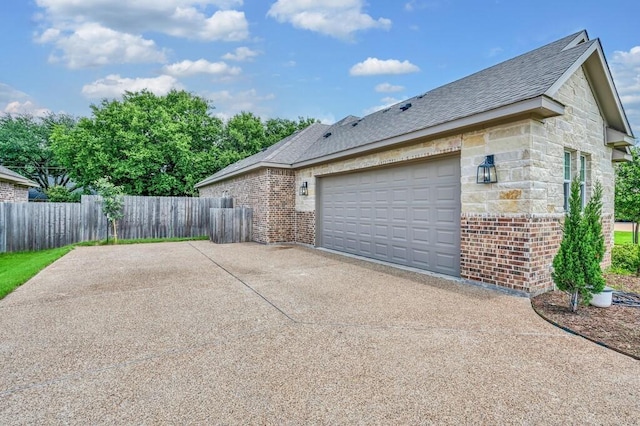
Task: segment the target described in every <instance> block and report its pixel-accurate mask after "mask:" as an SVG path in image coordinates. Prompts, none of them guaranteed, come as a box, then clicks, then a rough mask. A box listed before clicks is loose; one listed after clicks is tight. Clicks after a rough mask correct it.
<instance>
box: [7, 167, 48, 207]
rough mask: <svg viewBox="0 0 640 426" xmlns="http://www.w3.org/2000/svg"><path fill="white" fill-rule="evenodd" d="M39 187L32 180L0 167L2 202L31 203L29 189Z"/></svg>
mask: <svg viewBox="0 0 640 426" xmlns="http://www.w3.org/2000/svg"><path fill="white" fill-rule="evenodd" d="M38 186H39V185H38V184H37V183H35V182H34V181H32V180H31V179H27V178H26V177H24V176H22V175H20V174H18V173H16V172H14V171H13V170H11V169H8V168H6V167H4V166H0V202H11V203H20V202H27V201H29V188H37V187H38Z"/></svg>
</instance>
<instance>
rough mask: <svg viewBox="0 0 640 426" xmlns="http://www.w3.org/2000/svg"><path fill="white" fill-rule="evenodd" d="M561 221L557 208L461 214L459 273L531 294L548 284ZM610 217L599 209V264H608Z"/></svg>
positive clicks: (562, 218) (550, 288)
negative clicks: (537, 213) (535, 211)
mask: <svg viewBox="0 0 640 426" xmlns="http://www.w3.org/2000/svg"><path fill="white" fill-rule="evenodd" d="M563 221H564V215H562V214H561V215H558V214H552V215H543V216H531V215H508V214H505V215H487V214H484V215H482V214H473V213H467V214H462V219H461V241H460V243H461V256H460V257H461V261H460V275H461V276H462V278H466V279H469V280H473V281H479V282H483V283H487V284H494V285H498V286H501V287H506V288H510V289H513V290H518V291H524V292H527V293H530V294H539V293H543V292H545V291H549V290H553V288H554V284H553V281H552V279H551V266H552V263H553V258H554V257H555V255H556V253H557V252H558V248H559V247H560V243H561V242H562V222H563ZM613 223H614V218H613V215H603V217H602V231H603V234H604V238H605V246H606V247H607V251H606V253H605V256H604V259H603V261H602V267H603V268H606V267H608V266H610V265H611V250H610V247H611V245H612V242H613V233H612V230H613Z"/></svg>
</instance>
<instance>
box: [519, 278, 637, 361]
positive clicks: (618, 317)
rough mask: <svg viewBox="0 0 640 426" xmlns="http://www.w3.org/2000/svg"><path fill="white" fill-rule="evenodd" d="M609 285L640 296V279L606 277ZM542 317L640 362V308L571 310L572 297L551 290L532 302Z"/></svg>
mask: <svg viewBox="0 0 640 426" xmlns="http://www.w3.org/2000/svg"><path fill="white" fill-rule="evenodd" d="M605 278H606V280H607V285H609V286H611V287H614V288H615V289H617V290H620V291H624V292H629V293H637V294H640V277H636V276H628V275H615V274H606V275H605ZM531 305H532V306H533V308H534V309H535V310H536V312H538V313H539V314H540V315H541V316H542V317H544V318H546V319H547V320H549V321H552V322H554V323H556V324H557V325H559V326H560V327H563V328H566V329H568V330H571V331H573V332H574V333H577V334H580V335H582V336H584V337H587V338H589V339H591V340H594V341H596V342H598V343H600V344H603V345H605V346H607V347H609V348H612V349H614V350H617V351H620V352H622V353H625V354H627V355H630V356H632V357H634V358H636V359H640V308H638V307H629V306H622V305H612V306H611V307H609V308H598V307H595V306H583V305H581V306H580V307H579V308H578V312H576V313H573V312H571V310H570V309H569V295H568V294H566V293H563V292H560V291H551V292H548V293H544V294H541V295H539V296H536V297H533V298H532V299H531Z"/></svg>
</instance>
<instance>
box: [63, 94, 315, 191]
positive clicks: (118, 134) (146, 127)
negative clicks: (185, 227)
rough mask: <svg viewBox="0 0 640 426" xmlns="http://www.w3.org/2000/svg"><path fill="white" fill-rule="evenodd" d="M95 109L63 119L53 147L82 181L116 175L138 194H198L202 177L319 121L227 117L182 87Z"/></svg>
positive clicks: (89, 182) (119, 182)
mask: <svg viewBox="0 0 640 426" xmlns="http://www.w3.org/2000/svg"><path fill="white" fill-rule="evenodd" d="M91 109H92V117H91V118H83V119H80V121H79V122H78V124H77V126H75V127H74V128H71V129H69V128H64V127H56V129H55V131H54V133H53V135H52V140H53V145H52V147H53V150H54V152H55V154H56V156H57V158H59V160H60V162H61V163H62V164H63V165H64V166H65V167H67V168H68V170H69V173H70V174H71V175H72V177H73V178H74V180H76V181H77V182H78V183H79V184H81V185H84V186H91V185H92V184H93V183H94V182H96V181H97V180H98V179H99V178H101V177H104V176H110V177H111V182H113V183H114V184H115V185H119V186H122V187H123V190H124V191H125V192H126V193H127V194H131V195H196V191H195V188H194V185H195V184H196V183H197V182H198V181H200V180H202V179H204V178H205V177H207V176H209V175H211V174H213V173H215V172H217V171H218V170H220V169H222V168H224V167H226V166H227V165H229V164H230V163H233V162H235V161H237V160H239V159H242V158H244V157H246V156H248V155H252V154H254V153H256V152H258V151H260V150H261V149H264V148H265V147H267V146H269V145H271V144H273V143H275V142H277V141H279V140H281V139H283V138H284V137H286V136H288V135H289V134H291V133H292V132H294V131H295V130H298V129H301V128H304V127H306V126H308V125H309V124H311V123H312V122H314V121H315V120H312V119H302V118H300V119H299V121H298V122H295V121H291V120H284V119H271V120H267V121H266V122H263V121H262V120H261V119H260V118H259V117H256V116H254V115H253V114H251V113H249V112H242V113H240V114H237V115H236V116H234V117H232V118H231V119H230V120H229V121H228V122H227V123H223V122H222V120H220V119H218V118H216V117H214V116H212V115H211V114H210V111H211V109H212V107H211V105H210V104H209V102H208V101H207V100H205V99H203V98H201V97H198V96H195V95H193V94H190V93H187V92H185V91H175V90H174V91H171V92H170V93H168V94H167V95H165V96H157V95H154V94H153V93H151V92H148V91H142V92H135V93H132V92H127V93H126V94H125V95H124V96H123V98H122V100H106V99H105V100H103V101H102V103H101V104H100V105H93V106H92V107H91Z"/></svg>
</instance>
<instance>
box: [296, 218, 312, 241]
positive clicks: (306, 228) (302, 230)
mask: <svg viewBox="0 0 640 426" xmlns="http://www.w3.org/2000/svg"><path fill="white" fill-rule="evenodd" d="M295 238H296V240H295V242H296V243H302V244H310V245H315V244H316V212H313V211H312V212H299V211H296V234H295Z"/></svg>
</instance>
